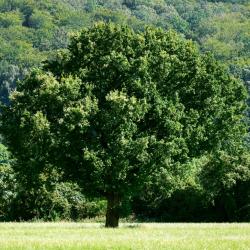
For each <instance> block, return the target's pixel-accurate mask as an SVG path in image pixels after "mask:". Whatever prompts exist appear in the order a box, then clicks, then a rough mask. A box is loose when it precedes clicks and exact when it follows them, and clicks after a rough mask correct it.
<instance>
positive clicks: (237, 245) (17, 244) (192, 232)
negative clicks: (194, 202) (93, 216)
mask: <svg viewBox="0 0 250 250" xmlns="http://www.w3.org/2000/svg"><path fill="white" fill-rule="evenodd" d="M7 249H8V250H17V249H18V250H21V249H22V250H33V249H36V250H41V249H43V250H52V249H53V250H59V249H60V250H61V249H63V250H80V249H81V250H82V249H154V250H158V249H171V250H172V249H173V250H175V249H176V250H177V249H178V250H179V249H190V250H191V249H192V250H193V249H206V250H209V249H216V250H220V249H226V250H230V249H244V250H245V249H250V224H247V223H245V224H178V223H176V224H174V223H173V224H156V223H152V224H150V223H142V224H121V227H120V228H119V229H105V228H103V226H102V225H101V224H97V223H2V224H0V250H7Z"/></svg>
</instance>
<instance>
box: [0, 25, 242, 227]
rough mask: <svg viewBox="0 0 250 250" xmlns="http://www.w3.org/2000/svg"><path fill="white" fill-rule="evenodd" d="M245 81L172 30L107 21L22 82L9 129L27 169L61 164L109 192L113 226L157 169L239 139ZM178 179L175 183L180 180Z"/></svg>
mask: <svg viewBox="0 0 250 250" xmlns="http://www.w3.org/2000/svg"><path fill="white" fill-rule="evenodd" d="M244 100H245V89H244V88H243V86H242V84H241V83H240V82H239V81H237V80H236V79H234V78H232V77H231V76H230V75H229V74H228V73H227V72H226V71H225V69H224V68H223V67H222V66H221V65H220V64H219V63H217V62H216V61H215V60H214V59H213V57H212V56H211V55H207V54H206V55H200V54H199V52H198V49H197V48H196V46H195V45H194V44H193V43H192V42H191V41H186V40H184V39H182V38H181V37H179V36H178V35H177V34H176V33H174V32H171V31H169V32H164V31H163V30H161V29H155V28H147V29H146V30H145V31H144V32H140V33H136V32H134V31H133V30H132V29H130V28H128V27H124V26H119V25H113V24H103V23H99V24H97V25H95V26H93V27H92V28H89V29H85V30H83V31H82V32H81V33H80V34H77V35H75V36H74V37H73V38H72V41H71V44H70V46H69V48H68V51H67V52H66V53H60V54H58V55H57V57H56V59H55V60H53V61H50V62H48V63H47V64H46V65H45V67H44V69H43V70H34V71H33V72H32V73H31V74H30V75H29V76H28V77H27V78H26V79H25V80H24V81H22V82H21V83H19V85H18V87H17V90H16V91H15V92H14V93H13V94H12V96H11V106H9V107H3V108H2V115H1V120H2V124H1V129H2V131H3V133H4V135H5V141H6V143H7V145H8V147H9V149H10V150H11V152H12V153H13V154H14V156H15V158H16V159H17V163H18V164H16V166H15V170H16V171H17V172H18V173H20V176H22V177H20V178H24V179H25V178H26V179H27V176H29V178H28V181H29V182H31V183H32V182H35V180H36V176H37V175H39V173H40V172H41V171H43V170H44V169H50V168H52V169H53V168H57V169H58V170H60V171H61V172H62V173H63V174H64V176H65V178H66V179H71V180H75V181H77V182H78V183H79V184H80V185H81V187H82V188H83V190H84V192H85V193H87V194H89V195H92V196H99V197H100V196H101V197H105V198H106V199H107V202H108V203H107V204H108V205H107V216H106V226H107V227H116V226H118V220H119V215H120V208H121V205H122V202H123V201H124V199H126V198H127V197H130V196H133V195H134V194H135V193H136V192H138V191H139V190H140V188H141V187H142V186H143V184H144V183H145V182H146V181H147V180H148V177H150V176H151V175H152V174H153V173H155V172H164V173H165V176H169V178H175V177H176V176H182V175H183V174H184V173H186V172H188V171H189V169H188V167H189V163H190V162H192V161H193V160H194V159H197V158H200V157H201V156H203V155H205V154H211V153H212V152H215V151H219V150H222V149H223V148H224V147H225V146H227V147H229V146H228V145H230V144H233V143H234V142H235V141H241V139H242V135H243V134H244V132H245V126H244V124H243V123H242V117H243V111H244V109H245V103H244ZM172 183H173V185H174V182H172Z"/></svg>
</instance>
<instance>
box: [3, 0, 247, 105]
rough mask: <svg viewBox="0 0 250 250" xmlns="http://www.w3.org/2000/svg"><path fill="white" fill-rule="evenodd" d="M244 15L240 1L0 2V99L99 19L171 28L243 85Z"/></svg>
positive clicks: (244, 4) (94, 0) (245, 27)
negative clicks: (225, 66)
mask: <svg viewBox="0 0 250 250" xmlns="http://www.w3.org/2000/svg"><path fill="white" fill-rule="evenodd" d="M249 13H250V4H249V1H244V0H243V1H239V0H237V1H234V0H232V1H204V0H178V1H173V0H109V1H103V0H75V1H72V0H63V1H59V0H54V1H52V0H46V1H44V0H38V1H35V0H11V1H10V0H1V1H0V37H1V38H0V45H1V46H0V60H1V61H0V99H1V100H2V101H4V102H7V101H8V95H9V92H10V91H11V89H13V88H14V86H15V84H16V81H17V80H18V79H22V78H23V76H24V75H25V74H26V73H27V70H28V69H29V68H30V67H33V66H37V65H39V64H40V63H41V61H42V60H44V59H45V58H47V57H48V56H49V55H51V53H53V51H54V50H57V49H59V48H66V47H67V45H68V35H69V34H70V33H72V32H75V31H77V30H80V29H82V28H84V27H88V26H89V25H91V24H93V23H94V22H96V21H100V20H102V21H112V22H115V23H119V24H128V25H129V26H130V27H133V28H134V29H135V30H142V29H144V26H145V24H147V25H154V26H157V27H162V28H164V29H169V28H172V29H175V30H176V31H178V32H180V33H182V34H183V35H184V36H185V37H187V38H192V39H193V40H195V41H197V43H199V45H200V48H201V50H202V51H213V52H214V53H215V55H216V58H217V59H220V60H222V61H223V62H226V63H227V64H228V65H229V66H230V69H231V71H232V72H233V73H234V74H236V75H239V76H240V77H242V79H243V78H244V79H245V80H246V81H249V80H250V78H249V76H247V79H246V75H247V74H246V72H247V71H249V65H250V62H249V53H250V47H249V46H250V44H249V41H250V28H249V27H250V21H249Z"/></svg>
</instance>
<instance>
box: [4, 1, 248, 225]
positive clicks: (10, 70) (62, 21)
mask: <svg viewBox="0 0 250 250" xmlns="http://www.w3.org/2000/svg"><path fill="white" fill-rule="evenodd" d="M0 12H1V13H0V34H1V36H0V39H1V40H0V45H1V46H0V99H1V101H2V102H3V103H8V102H9V100H8V97H9V93H10V92H11V91H12V90H13V89H14V88H15V86H16V82H17V81H18V80H21V79H23V78H24V76H25V75H26V74H27V72H28V71H29V70H30V69H31V68H32V67H36V66H40V65H41V63H42V61H44V60H46V59H48V58H53V57H54V55H55V52H56V51H57V50H58V49H61V50H66V48H67V46H68V44H69V37H70V34H72V33H73V32H76V31H79V30H81V29H82V28H84V27H89V26H91V25H92V24H93V23H94V22H96V21H104V22H114V23H118V24H127V25H128V26H130V27H132V28H133V29H134V30H138V31H140V30H144V29H145V25H152V26H157V27H162V28H163V29H165V30H168V29H174V30H176V31H178V32H179V33H181V34H182V35H183V37H186V38H188V39H192V40H193V41H195V42H196V43H197V45H198V46H199V48H200V50H201V51H202V52H206V51H212V52H213V53H214V54H215V57H216V58H217V59H218V60H220V61H222V62H223V63H225V64H226V65H227V67H228V69H229V71H230V72H231V73H233V74H234V75H235V76H237V77H240V78H241V79H242V80H243V81H244V82H245V83H246V85H247V86H248V85H249V81H250V73H249V72H250V61H249V58H250V56H249V53H250V43H249V41H250V30H249V27H250V18H249V16H250V14H249V13H250V3H249V2H248V1H244V0H243V1H234V0H232V1H195V0H192V1H191V0H179V1H171V0H165V1H164V0H154V1H153V0H152V1H146V0H145V1H143V0H117V1H115V0H110V1H102V0H75V1H67V0H64V1H49V0H47V1H32V0H11V1H7V0H2V1H0ZM1 152H3V153H1V157H2V159H1V176H0V179H1V185H3V188H2V191H1V199H2V200H3V202H1V206H2V207H1V208H0V210H1V211H2V212H1V214H2V217H1V218H2V219H19V218H20V219H32V218H34V217H36V218H45V219H54V218H56V217H60V218H83V217H86V216H93V215H97V214H103V207H104V203H105V202H103V201H96V200H95V201H91V200H90V201H89V200H87V199H86V197H84V196H83V195H82V194H81V192H80V191H79V187H78V186H76V185H75V184H72V183H65V182H62V181H61V179H60V174H58V173H50V174H49V177H48V173H47V175H46V173H45V176H42V177H41V179H40V181H39V185H38V187H33V189H32V190H27V189H25V188H23V189H22V187H21V186H20V183H18V181H17V180H16V179H15V174H14V173H13V171H12V169H11V164H12V161H13V160H12V159H11V156H10V155H9V153H8V150H7V149H6V148H5V147H4V146H2V147H1ZM243 158H244V157H243ZM242 161H243V162H244V164H245V165H247V164H248V158H247V157H245V158H244V160H243V159H242ZM221 164H222V163H221ZM235 164H236V163H235ZM215 174H218V173H215ZM222 177H223V175H221V176H220V175H218V177H217V180H218V185H216V187H213V188H211V187H208V188H207V189H206V190H205V189H204V188H202V187H201V186H200V185H199V184H197V183H195V182H193V183H190V185H189V186H185V187H182V188H180V189H179V190H177V191H175V192H174V193H173V194H172V196H171V197H170V196H169V193H168V192H166V191H165V190H167V189H166V188H164V183H158V185H149V186H148V187H147V188H148V192H147V195H145V196H140V197H137V198H136V199H134V200H133V202H132V207H131V205H130V206H129V205H128V207H125V208H124V214H128V213H131V211H132V212H134V213H136V215H138V216H140V217H142V218H145V217H146V218H154V219H159V220H182V221H183V220H207V221H209V220H210V221H211V220H217V221H228V220H249V216H250V213H249V203H250V201H249V200H250V197H249V196H250V194H249V188H247V187H249V179H248V178H247V176H246V177H245V178H243V179H241V180H238V181H237V182H235V183H233V184H232V185H226V184H225V183H223V180H222V179H220V178H222ZM155 178H156V180H155V183H157V177H155ZM10 180H11V181H10ZM155 194H158V195H157V196H156V195H155ZM73 201H74V202H73ZM65 204H66V205H65ZM128 204H129V203H128ZM180 204H181V205H180ZM21 207H26V211H27V213H25V214H23V215H22V214H21V211H18V208H21ZM79 207H86V209H85V210H84V211H86V213H85V214H82V213H81V212H79V211H80V210H81V211H83V210H82V209H80V208H79ZM187 207H188V209H187ZM177 208H178V209H177ZM176 211H178V212H176ZM20 214H21V215H20ZM159 215H160V216H159Z"/></svg>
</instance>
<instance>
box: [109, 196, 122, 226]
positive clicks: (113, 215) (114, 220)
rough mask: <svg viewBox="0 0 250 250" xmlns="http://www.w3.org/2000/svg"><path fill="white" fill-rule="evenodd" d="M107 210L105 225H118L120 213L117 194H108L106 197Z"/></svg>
mask: <svg viewBox="0 0 250 250" xmlns="http://www.w3.org/2000/svg"><path fill="white" fill-rule="evenodd" d="M107 201H108V203H107V212H106V223H105V227H113V228H114V227H118V225H119V215H120V211H119V210H120V199H119V196H118V195H117V194H110V195H108V197H107Z"/></svg>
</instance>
